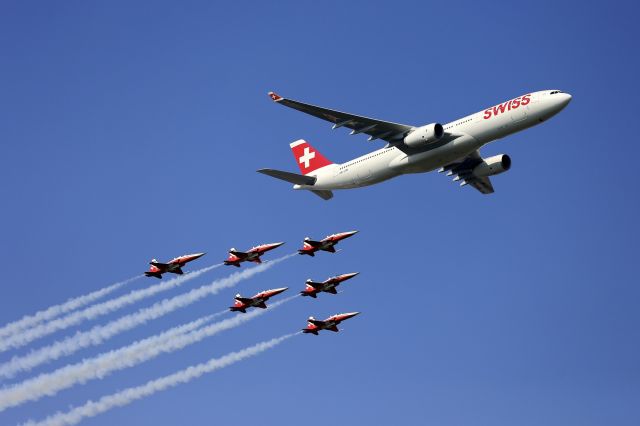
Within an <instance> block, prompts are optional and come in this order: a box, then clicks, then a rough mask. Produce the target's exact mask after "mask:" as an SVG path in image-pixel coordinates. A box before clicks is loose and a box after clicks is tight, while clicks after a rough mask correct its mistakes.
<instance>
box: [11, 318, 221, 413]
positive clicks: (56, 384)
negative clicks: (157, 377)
mask: <svg viewBox="0 0 640 426" xmlns="http://www.w3.org/2000/svg"><path fill="white" fill-rule="evenodd" d="M227 312H228V311H226V310H225V311H222V312H218V313H216V314H212V315H207V316H205V317H202V318H199V319H197V320H194V321H191V322H189V323H186V324H182V325H179V326H176V327H173V328H170V329H169V330H166V331H163V332H162V333H159V334H156V335H154V336H151V337H147V338H145V339H142V340H139V341H137V342H134V343H132V344H130V345H128V346H124V347H122V348H120V349H115V350H112V351H109V352H105V353H103V354H100V355H98V356H96V357H94V358H90V359H86V360H83V361H81V362H79V363H77V364H70V365H67V366H65V367H62V368H59V369H58V370H56V371H54V372H52V373H45V374H41V375H39V376H37V377H35V378H32V379H28V380H25V381H24V382H22V383H18V384H15V385H12V386H9V387H5V388H4V389H1V390H0V411H4V410H5V409H7V408H10V407H15V406H17V405H20V404H22V403H24V402H26V401H35V400H37V399H40V398H41V397H43V396H45V395H49V396H53V395H54V394H56V393H57V392H59V391H61V390H62V389H66V388H68V387H71V386H73V385H75V384H77V383H85V382H87V381H88V380H91V379H98V378H103V377H104V376H106V375H107V374H109V373H110V372H112V371H115V370H119V369H124V368H127V367H133V366H134V365H136V364H139V363H141V362H143V361H146V360H147V359H150V358H152V357H153V356H148V355H149V354H150V353H152V350H153V348H154V347H164V346H163V345H165V346H166V344H167V343H169V342H171V341H173V340H174V339H179V338H180V336H181V335H185V334H186V333H189V332H192V331H193V330H196V329H198V328H199V327H201V326H203V325H205V324H207V323H208V322H210V321H211V320H212V319H214V318H216V317H218V316H220V315H222V314H224V313H227ZM159 353H160V352H157V354H159ZM145 356H146V357H145Z"/></svg>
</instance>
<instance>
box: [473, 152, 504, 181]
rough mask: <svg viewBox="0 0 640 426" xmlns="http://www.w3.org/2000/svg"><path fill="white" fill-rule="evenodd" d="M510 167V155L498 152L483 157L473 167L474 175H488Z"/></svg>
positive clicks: (496, 173)
mask: <svg viewBox="0 0 640 426" xmlns="http://www.w3.org/2000/svg"><path fill="white" fill-rule="evenodd" d="M510 168H511V157H509V156H508V155H506V154H498V155H494V156H493V157H489V158H483V159H482V163H480V164H478V165H477V166H476V167H475V168H474V169H473V175H474V176H476V177H488V176H493V175H498V174H500V173H504V172H506V171H507V170H509V169H510Z"/></svg>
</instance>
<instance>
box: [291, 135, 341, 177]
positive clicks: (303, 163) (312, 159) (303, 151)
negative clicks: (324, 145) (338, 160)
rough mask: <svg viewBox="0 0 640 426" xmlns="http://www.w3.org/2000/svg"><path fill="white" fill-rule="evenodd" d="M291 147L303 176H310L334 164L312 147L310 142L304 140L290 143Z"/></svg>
mask: <svg viewBox="0 0 640 426" xmlns="http://www.w3.org/2000/svg"><path fill="white" fill-rule="evenodd" d="M289 146H290V147H291V152H292V153H293V157H294V158H295V159H296V163H297V164H298V166H299V167H300V172H301V173H302V174H303V175H308V174H309V173H312V172H314V171H315V170H318V169H321V168H323V167H325V166H328V165H330V164H333V162H332V161H330V160H329V159H327V158H326V157H325V156H324V155H322V154H321V153H320V151H318V150H317V149H315V148H314V147H312V146H311V145H310V144H309V142H307V141H305V140H304V139H298V140H297V141H295V142H292V143H290V144H289Z"/></svg>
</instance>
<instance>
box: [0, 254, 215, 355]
mask: <svg viewBox="0 0 640 426" xmlns="http://www.w3.org/2000/svg"><path fill="white" fill-rule="evenodd" d="M219 266H221V264H218V265H212V266H209V267H206V268H202V269H199V270H197V271H193V272H189V273H188V274H185V275H180V276H178V277H176V278H173V279H170V280H168V281H164V282H162V283H160V284H156V285H152V286H150V287H147V288H144V289H141V290H133V291H131V292H129V293H128V294H125V295H123V296H120V297H117V298H115V299H111V300H107V301H106V302H102V303H98V304H96V305H92V306H89V307H88V308H85V309H83V310H81V311H76V312H72V313H71V314H69V315H67V316H64V317H62V318H57V319H54V320H53V321H49V322H47V323H45V324H40V325H38V326H36V327H33V328H31V329H28V330H24V331H23V332H22V333H18V334H14V335H13V336H10V337H8V338H7V339H3V340H2V341H0V352H5V351H8V350H9V349H11V348H19V347H21V346H24V345H26V344H27V343H30V342H32V341H34V340H36V339H39V338H41V337H44V336H47V335H49V334H51V333H54V332H56V331H58V330H63V329H65V328H67V327H71V326H73V325H76V324H78V323H81V322H82V321H85V320H91V319H94V318H96V317H99V316H101V315H106V314H108V313H110V312H113V311H115V310H118V309H120V308H122V307H124V306H127V305H131V304H133V303H135V302H137V301H139V300H142V299H144V298H147V297H151V296H153V295H155V294H158V293H161V292H163V291H167V290H170V289H172V288H174V287H178V286H180V285H182V284H184V283H185V282H187V281H189V280H191V279H194V278H196V277H199V276H200V275H202V274H204V273H205V272H208V271H210V270H212V269H214V268H217V267H219Z"/></svg>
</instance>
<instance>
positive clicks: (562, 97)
mask: <svg viewBox="0 0 640 426" xmlns="http://www.w3.org/2000/svg"><path fill="white" fill-rule="evenodd" d="M554 96H558V98H557V99H558V101H557V102H558V105H559V106H560V108H564V107H566V106H567V105H569V102H571V99H573V97H572V96H571V95H570V94H568V93H558V94H556V95H554Z"/></svg>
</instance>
